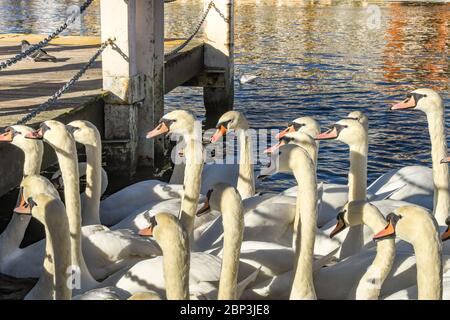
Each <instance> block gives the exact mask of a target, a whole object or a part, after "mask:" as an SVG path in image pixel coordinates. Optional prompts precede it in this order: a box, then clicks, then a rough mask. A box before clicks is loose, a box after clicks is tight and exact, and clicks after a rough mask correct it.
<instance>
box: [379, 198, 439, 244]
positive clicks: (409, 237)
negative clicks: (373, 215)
mask: <svg viewBox="0 0 450 320" xmlns="http://www.w3.org/2000/svg"><path fill="white" fill-rule="evenodd" d="M386 221H387V222H388V224H387V226H386V227H385V228H384V229H383V230H381V231H380V232H378V233H377V234H375V235H374V236H373V239H374V240H375V241H378V240H382V239H386V238H395V237H396V236H398V237H399V238H401V239H402V240H405V241H407V242H409V243H411V244H414V243H416V242H418V241H421V239H423V238H430V237H436V241H438V242H440V240H439V232H438V230H439V229H438V225H437V222H436V220H435V219H434V217H433V216H432V215H431V214H430V213H429V212H428V211H427V210H426V209H424V208H422V207H419V206H414V205H408V206H403V207H399V208H397V209H395V210H394V211H393V212H391V213H389V214H388V215H387V216H386Z"/></svg>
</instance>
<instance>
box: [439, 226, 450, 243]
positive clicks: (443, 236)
mask: <svg viewBox="0 0 450 320" xmlns="http://www.w3.org/2000/svg"><path fill="white" fill-rule="evenodd" d="M448 239H450V227H447V230H445V232H444V233H443V234H441V240H442V242H444V241H446V240H448Z"/></svg>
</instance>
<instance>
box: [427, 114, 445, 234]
mask: <svg viewBox="0 0 450 320" xmlns="http://www.w3.org/2000/svg"><path fill="white" fill-rule="evenodd" d="M427 120H428V130H429V133H430V140H431V158H432V161H433V182H434V210H433V214H434V216H435V218H436V220H437V221H438V223H439V225H445V219H446V218H447V216H448V213H449V209H450V198H449V189H448V187H449V185H448V184H449V175H448V166H447V165H444V164H441V160H442V159H444V158H446V157H447V142H446V140H445V123H444V121H445V120H444V112H443V109H439V108H436V110H435V111H433V112H432V113H427Z"/></svg>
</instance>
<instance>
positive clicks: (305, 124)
mask: <svg viewBox="0 0 450 320" xmlns="http://www.w3.org/2000/svg"><path fill="white" fill-rule="evenodd" d="M319 133H320V126H319V123H318V122H317V121H316V120H315V119H314V118H312V117H308V116H306V117H300V118H297V119H295V120H294V121H292V123H290V124H288V126H287V128H286V129H284V130H283V131H281V132H280V133H279V134H277V136H276V139H278V140H279V142H278V143H277V144H275V145H274V146H272V147H271V148H268V149H267V150H265V152H267V153H271V152H275V151H276V150H277V149H278V148H279V147H280V146H282V145H285V144H287V143H294V144H297V145H299V146H301V147H302V148H304V149H305V150H306V151H307V152H308V154H309V155H310V157H311V159H313V161H314V163H315V164H316V168H317V158H318V153H319V142H320V140H315V139H314V137H316V136H317V135H318V134H319ZM296 193H297V186H294V187H292V188H289V189H287V190H285V191H283V192H282V193H281V194H282V195H288V196H295V195H296ZM347 199H348V187H347V186H345V185H340V184H334V183H321V184H320V185H319V214H318V217H317V225H318V226H319V227H321V226H323V225H325V224H326V223H327V222H328V221H330V220H331V219H334V217H335V216H336V212H337V211H338V210H339V209H340V208H342V207H343V206H344V205H345V203H346V202H347Z"/></svg>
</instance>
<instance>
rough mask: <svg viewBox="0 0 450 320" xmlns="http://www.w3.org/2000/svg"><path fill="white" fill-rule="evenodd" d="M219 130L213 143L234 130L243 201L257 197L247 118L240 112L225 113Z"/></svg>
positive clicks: (214, 136)
mask: <svg viewBox="0 0 450 320" xmlns="http://www.w3.org/2000/svg"><path fill="white" fill-rule="evenodd" d="M216 127H217V130H216V132H215V133H214V135H213V136H212V137H211V142H212V143H214V142H217V141H218V140H219V139H220V137H222V136H224V135H225V134H226V133H227V132H228V131H230V130H234V131H235V132H236V135H237V140H238V145H239V177H238V181H237V190H238V191H239V193H240V195H241V197H242V199H247V198H250V197H253V196H254V195H255V176H254V172H253V159H252V157H253V154H252V143H251V137H250V135H249V132H248V130H249V129H250V127H249V124H248V121H247V119H246V118H245V116H244V115H243V114H242V113H240V112H238V111H228V112H225V113H224V114H223V115H222V116H221V117H220V118H219V120H218V122H217V126H216Z"/></svg>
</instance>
